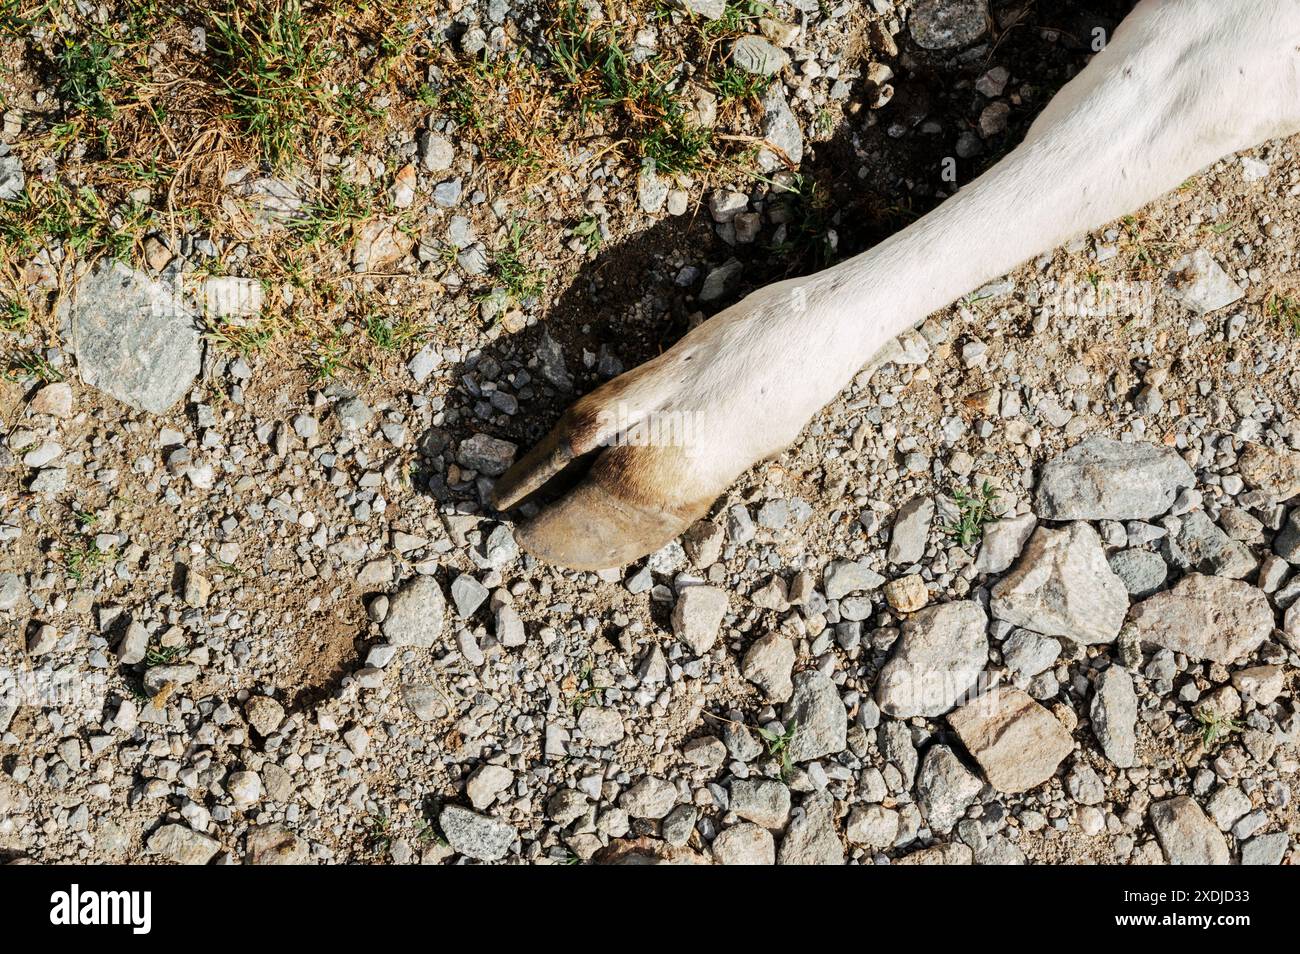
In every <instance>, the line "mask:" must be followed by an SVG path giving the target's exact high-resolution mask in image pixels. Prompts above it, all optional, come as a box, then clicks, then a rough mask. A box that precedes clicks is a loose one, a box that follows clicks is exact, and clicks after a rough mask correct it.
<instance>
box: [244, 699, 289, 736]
mask: <svg viewBox="0 0 1300 954" xmlns="http://www.w3.org/2000/svg"><path fill="white" fill-rule="evenodd" d="M244 716H245V717H246V718H247V719H248V724H249V725H251V726H252V727H253V730H254V731H255V732H257V734H258V735H260V736H262V738H266V737H267V736H268V735H271V734H272V733H274V732H275V731H276V730H278V729H279V728H280V725H281V724H282V723H283V722H284V706H282V705H280V703H278V702H276V701H275V700H274V699H272V698H271V697H270V696H252V697H250V698H249V700H248V701H247V702H245V703H244Z"/></svg>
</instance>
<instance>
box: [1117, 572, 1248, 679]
mask: <svg viewBox="0 0 1300 954" xmlns="http://www.w3.org/2000/svg"><path fill="white" fill-rule="evenodd" d="M1130 618H1131V619H1132V622H1133V625H1134V627H1135V628H1136V630H1137V635H1138V637H1139V638H1140V639H1141V640H1142V642H1144V643H1147V644H1149V645H1152V646H1158V647H1160V648H1162V649H1169V650H1172V651H1173V652H1176V653H1183V654H1184V655H1187V656H1190V657H1191V658H1193V659H1210V660H1213V661H1214V662H1219V663H1224V664H1227V663H1230V662H1232V661H1233V660H1235V659H1239V658H1241V657H1242V656H1245V655H1247V654H1248V653H1251V652H1254V650H1255V649H1256V647H1258V646H1259V644H1260V643H1262V642H1263V641H1264V640H1266V639H1267V638H1268V636H1269V634H1270V633H1271V632H1272V631H1273V610H1272V609H1271V608H1270V607H1269V604H1268V597H1267V596H1265V595H1264V593H1263V591H1262V590H1258V589H1256V588H1255V587H1253V586H1251V585H1250V584H1249V583H1244V582H1242V581H1241V580H1229V579H1227V578H1225V577H1221V576H1203V575H1201V574H1199V573H1189V574H1188V575H1187V576H1185V577H1183V578H1182V579H1181V580H1179V581H1178V583H1177V585H1176V586H1174V588H1173V589H1171V590H1168V591H1166V592H1164V593H1157V594H1156V595H1155V596H1152V597H1150V598H1148V599H1146V600H1143V601H1142V602H1141V603H1138V604H1137V605H1136V606H1134V607H1133V611H1132V613H1131V614H1130Z"/></svg>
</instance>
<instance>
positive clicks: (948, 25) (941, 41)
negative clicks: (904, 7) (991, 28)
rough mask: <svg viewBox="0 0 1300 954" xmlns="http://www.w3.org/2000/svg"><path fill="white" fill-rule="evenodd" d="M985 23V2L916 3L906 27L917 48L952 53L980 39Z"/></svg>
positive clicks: (929, 0) (940, 0)
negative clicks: (951, 51) (949, 51)
mask: <svg viewBox="0 0 1300 954" xmlns="http://www.w3.org/2000/svg"><path fill="white" fill-rule="evenodd" d="M988 20H989V5H988V0H920V2H918V3H917V4H916V6H915V7H914V8H913V10H912V16H911V17H910V18H909V19H908V22H907V25H908V29H909V30H910V31H911V33H912V39H913V40H915V41H916V45H917V46H919V47H922V48H924V49H927V50H955V49H958V48H959V47H963V46H969V45H970V44H972V43H974V42H975V41H976V40H978V39H979V38H980V37H982V36H983V35H984V31H985V29H986V28H987V27H988Z"/></svg>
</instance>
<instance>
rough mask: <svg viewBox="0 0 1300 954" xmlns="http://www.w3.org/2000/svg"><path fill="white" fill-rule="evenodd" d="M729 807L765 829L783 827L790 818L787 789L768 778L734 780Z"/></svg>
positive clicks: (788, 790) (788, 791) (731, 785)
mask: <svg viewBox="0 0 1300 954" xmlns="http://www.w3.org/2000/svg"><path fill="white" fill-rule="evenodd" d="M729 790H730V793H731V801H730V806H729V807H730V808H731V810H732V811H733V812H735V813H736V814H737V815H739V816H740V817H741V818H744V819H746V820H747V821H752V822H754V823H755V824H758V825H762V826H763V827H764V828H784V827H785V823H786V821H788V820H789V818H790V789H789V788H787V787H786V786H785V785H784V784H782V783H781V782H778V781H776V780H775V779H770V778H747V779H733V780H732V782H731V784H730V786H729Z"/></svg>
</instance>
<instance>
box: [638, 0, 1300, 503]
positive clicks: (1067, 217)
mask: <svg viewBox="0 0 1300 954" xmlns="http://www.w3.org/2000/svg"><path fill="white" fill-rule="evenodd" d="M1298 47H1300V3H1297V2H1295V0H1145V2H1143V3H1141V4H1140V5H1139V6H1138V7H1137V8H1136V9H1135V10H1134V12H1133V13H1132V14H1131V15H1130V16H1129V17H1128V19H1127V20H1126V21H1125V22H1124V24H1123V25H1122V27H1121V28H1120V29H1119V30H1118V31H1117V32H1116V34H1115V36H1114V38H1113V40H1112V42H1111V43H1110V44H1109V45H1108V46H1107V47H1106V48H1105V49H1104V50H1103V51H1102V52H1101V53H1099V54H1098V55H1096V56H1095V57H1094V58H1093V60H1092V62H1091V63H1090V64H1089V65H1088V67H1087V68H1086V69H1085V70H1084V71H1083V72H1081V73H1080V74H1079V76H1077V77H1076V78H1075V79H1074V80H1072V81H1071V82H1070V83H1069V84H1068V85H1067V86H1066V87H1065V88H1064V89H1063V90H1062V91H1061V92H1060V93H1059V94H1058V95H1057V96H1056V98H1055V99H1053V100H1052V102H1051V104H1050V105H1049V106H1048V107H1047V108H1046V110H1045V111H1044V112H1043V114H1042V115H1041V117H1040V118H1039V119H1038V120H1037V122H1036V123H1035V124H1034V125H1033V127H1032V128H1031V130H1030V132H1029V135H1028V136H1027V138H1026V140H1025V141H1024V143H1023V144H1022V145H1020V146H1019V147H1018V148H1017V149H1015V150H1014V151H1013V152H1012V153H1011V154H1010V155H1008V156H1007V157H1006V158H1004V159H1003V160H1002V161H1001V162H999V163H998V164H997V165H996V166H994V167H993V168H992V169H990V170H989V171H988V172H986V173H985V174H984V175H983V176H981V177H980V178H979V179H977V180H976V181H974V182H972V183H970V184H969V185H967V186H966V187H965V188H963V189H961V190H960V191H959V192H958V193H957V194H956V195H955V196H953V197H952V198H950V199H949V200H947V201H946V202H945V203H944V204H943V205H941V206H940V207H939V208H938V209H936V210H935V211H933V212H931V213H930V214H929V215H927V216H925V217H924V218H922V219H920V220H919V221H917V222H916V223H914V224H913V225H911V226H910V227H908V228H907V229H904V230H903V231H901V232H899V233H898V234H896V235H894V236H893V237H892V238H890V239H889V240H887V241H885V242H883V243H881V244H880V245H879V246H877V247H875V248H873V249H871V250H870V251H868V252H866V253H864V254H862V255H859V256H857V257H855V258H853V259H850V260H848V261H845V262H843V263H841V264H839V265H837V266H835V267H834V268H830V269H827V270H825V271H823V272H820V273H818V274H816V275H813V276H811V277H809V278H804V279H798V280H792V281H786V282H780V283H778V284H775V285H771V286H768V287H766V288H763V289H761V290H759V291H758V292H756V293H754V294H753V295H750V296H749V297H748V298H746V299H745V300H743V301H741V302H740V303H738V304H737V305H735V306H733V307H732V308H729V309H727V310H726V311H724V312H722V313H721V314H719V315H717V316H715V317H714V318H712V319H711V320H710V321H708V322H706V323H705V324H703V325H701V326H700V327H699V328H697V329H696V330H695V331H693V332H692V333H691V334H690V335H688V336H687V337H686V338H685V339H683V340H682V341H681V342H680V343H679V344H678V345H677V346H676V347H675V348H673V349H672V350H671V351H670V352H668V353H666V354H665V355H663V356H661V358H660V359H659V361H658V362H656V363H659V364H661V365H662V367H660V368H659V369H658V371H657V372H656V373H654V374H649V375H646V376H645V377H644V378H642V379H641V380H640V381H639V382H638V385H637V387H636V388H634V389H633V390H632V392H631V393H630V394H629V395H628V396H627V397H626V400H627V401H628V402H629V404H630V405H631V406H632V407H633V408H639V409H640V410H641V411H643V412H647V413H648V412H652V411H656V410H657V411H670V412H685V413H693V414H695V415H696V416H697V417H698V418H700V419H701V420H700V424H699V425H698V426H697V427H696V428H694V432H695V433H697V434H699V435H701V437H700V439H699V440H698V441H697V442H696V446H695V447H693V448H692V450H693V453H692V454H691V467H690V469H691V471H693V473H692V474H691V477H692V479H693V482H698V484H699V485H700V487H698V488H692V492H695V491H697V490H699V489H710V490H721V489H724V488H725V486H726V485H727V484H729V483H730V482H731V480H733V479H734V478H735V477H736V476H737V475H738V474H739V473H740V472H741V471H743V470H744V469H745V468H746V467H748V466H749V465H750V464H752V463H753V462H754V461H755V460H757V459H760V458H762V457H764V456H766V455H768V454H771V453H774V452H776V451H779V450H780V449H782V448H783V447H785V446H786V445H788V444H789V443H790V442H791V441H792V440H793V439H794V438H795V437H796V436H797V434H798V432H799V431H800V430H801V429H802V427H803V426H804V424H806V423H807V421H808V420H809V419H810V418H811V417H812V416H813V415H814V414H815V413H816V412H817V410H818V409H819V408H821V407H822V406H824V405H825V404H826V403H828V402H829V401H831V400H832V399H833V398H834V397H835V395H836V394H838V393H839V391H840V390H841V389H842V388H843V387H844V386H845V385H846V384H847V383H848V382H849V380H851V378H852V377H853V375H854V374H855V373H856V372H857V371H858V370H859V369H860V368H861V367H862V366H863V365H865V364H866V363H867V362H868V361H869V360H870V359H871V358H872V356H873V355H874V354H875V353H876V352H877V351H878V350H879V349H880V348H881V347H882V346H883V345H884V344H885V343H886V342H887V341H888V340H889V339H890V338H892V337H894V336H896V335H898V334H899V333H900V332H902V331H904V330H906V329H907V328H910V327H912V326H914V325H915V324H917V323H918V322H920V321H921V320H922V319H924V318H925V317H926V316H927V315H929V314H930V313H932V312H933V311H935V310H936V309H939V308H942V307H944V306H946V305H948V304H950V303H951V302H953V301H955V300H956V299H957V298H959V297H961V296H962V295H964V294H967V293H969V292H970V291H972V290H974V289H976V288H978V287H980V286H981V285H983V284H985V283H986V282H988V281H990V280H992V279H994V278H997V277H998V276H1000V275H1003V274H1005V273H1006V272H1008V271H1009V270H1011V269H1012V268H1014V267H1016V266H1017V265H1019V264H1020V263H1022V262H1024V261H1026V260H1028V259H1030V258H1032V257H1034V256H1036V255H1038V254H1041V253H1042V252H1045V251H1048V250H1051V249H1053V248H1055V247H1056V246H1058V245H1060V244H1062V243H1063V242H1065V241H1066V240H1068V239H1069V238H1070V237H1071V236H1073V235H1075V234H1078V233H1080V232H1082V231H1088V230H1092V229H1095V228H1097V227H1099V226H1102V225H1104V224H1105V223H1106V222H1108V221H1110V220H1112V219H1114V218H1116V217H1118V216H1121V215H1124V214H1126V213H1129V212H1131V211H1134V210H1136V209H1138V208H1140V207H1141V206H1142V205H1144V204H1146V203H1147V202H1149V201H1151V200H1153V199H1155V198H1157V197H1159V196H1160V195H1161V194H1163V193H1164V192H1166V191H1168V190H1170V189H1171V188H1173V187H1175V186H1177V185H1178V184H1179V183H1181V182H1183V181H1185V180H1186V179H1187V178H1188V177H1189V176H1191V175H1192V174H1194V173H1195V172H1197V171H1198V170H1200V169H1202V168H1204V167H1205V166H1207V165H1209V164H1210V163H1212V162H1214V161H1215V160H1217V159H1219V158H1220V157H1222V156H1224V155H1227V154H1230V153H1232V152H1235V151H1238V150H1240V149H1244V148H1247V147H1250V146H1253V145H1255V144H1257V143H1259V142H1261V141H1263V140H1266V139H1269V138H1273V137H1277V136H1281V135H1287V134H1290V133H1293V132H1295V131H1297V130H1300V52H1297V48H1298ZM633 413H635V411H634V412H633Z"/></svg>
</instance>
